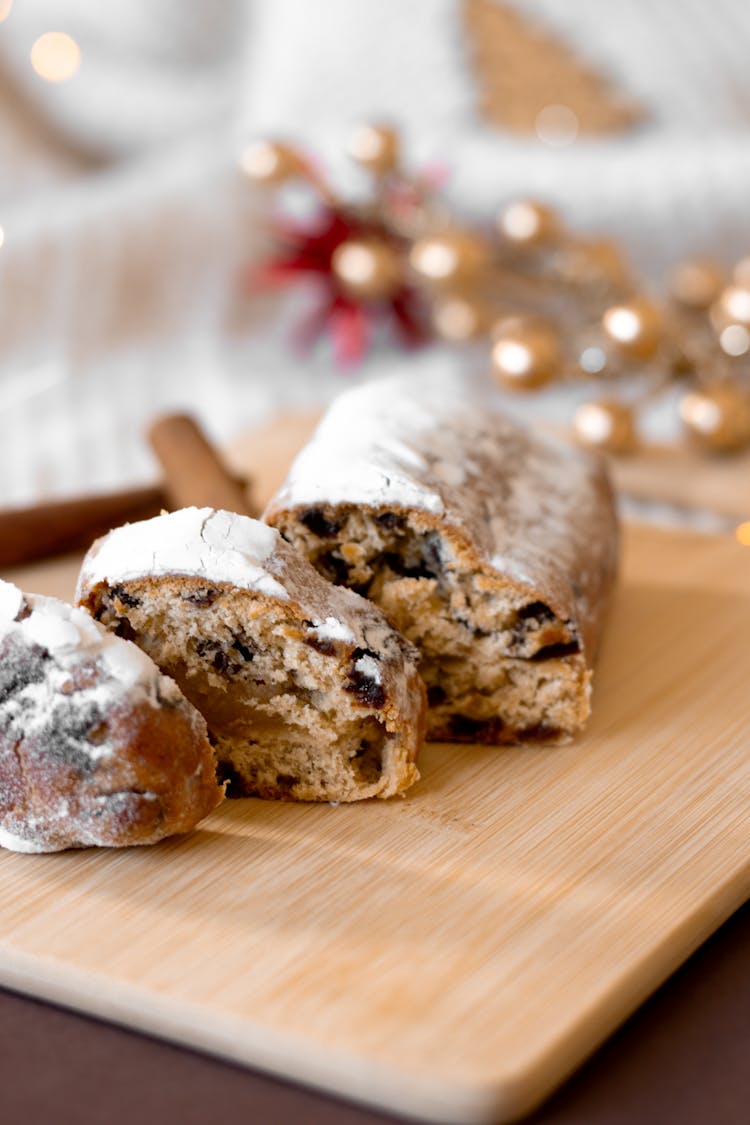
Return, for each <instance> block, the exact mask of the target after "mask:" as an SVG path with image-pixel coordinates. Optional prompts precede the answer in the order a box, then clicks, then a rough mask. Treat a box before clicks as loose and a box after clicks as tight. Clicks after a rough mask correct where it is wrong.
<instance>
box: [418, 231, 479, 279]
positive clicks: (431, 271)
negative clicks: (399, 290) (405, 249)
mask: <svg viewBox="0 0 750 1125" xmlns="http://www.w3.org/2000/svg"><path fill="white" fill-rule="evenodd" d="M489 258H490V251H489V247H488V246H487V244H486V242H485V240H484V239H483V238H481V237H480V236H479V235H478V234H475V233H474V232H473V231H464V230H448V231H444V232H442V233H441V234H431V235H428V236H427V237H426V238H420V239H418V240H417V241H416V242H415V243H414V245H413V246H412V249H411V254H410V255H409V263H410V265H411V268H412V270H413V271H414V273H415V274H416V275H417V276H418V277H419V279H420V280H421V281H423V282H425V283H426V284H427V285H430V286H434V287H435V288H438V289H439V288H445V289H452V288H455V287H460V286H461V285H462V284H465V283H467V282H471V281H474V280H475V279H476V276H477V274H478V273H480V271H481V270H482V269H483V268H484V267H485V266H486V265H487V262H488V261H489Z"/></svg>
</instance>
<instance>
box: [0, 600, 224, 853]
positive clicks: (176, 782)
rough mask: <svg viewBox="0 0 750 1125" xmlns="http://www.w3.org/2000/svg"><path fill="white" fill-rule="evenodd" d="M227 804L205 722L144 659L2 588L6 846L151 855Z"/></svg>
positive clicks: (0, 692) (84, 619) (93, 627)
mask: <svg viewBox="0 0 750 1125" xmlns="http://www.w3.org/2000/svg"><path fill="white" fill-rule="evenodd" d="M223 795H224V794H223V787H222V786H220V785H219V784H218V783H217V781H216V762H215V759H214V754H213V751H212V749H211V746H210V744H209V742H208V737H207V730H206V724H205V722H204V720H203V718H202V717H201V715H200V714H199V713H198V712H197V711H196V710H195V708H194V707H193V706H192V705H191V704H190V703H188V701H187V700H186V699H185V697H184V696H183V694H182V692H181V691H180V689H179V688H178V687H177V684H176V683H174V681H173V680H170V679H169V678H168V677H167V676H164V675H162V674H161V672H160V671H159V669H158V668H157V667H156V665H155V664H154V663H153V661H152V660H149V658H148V657H147V656H146V655H145V653H143V652H141V651H140V649H138V648H137V647H136V646H135V645H133V644H130V643H129V642H128V641H125V640H122V639H120V638H119V637H116V636H113V635H112V633H110V632H108V631H107V630H106V629H104V628H103V626H101V625H99V624H97V622H96V621H93V620H92V619H91V617H90V616H89V615H88V614H87V613H86V612H85V611H84V610H82V609H74V608H73V607H72V606H69V605H66V604H65V603H64V602H60V601H58V600H57V599H56V598H44V597H39V596H36V595H33V594H23V593H22V592H21V591H20V590H19V589H18V588H17V587H16V586H13V585H11V584H10V583H8V582H0V844H2V845H3V846H4V847H6V848H10V849H12V850H13V851H19V852H52V851H60V850H62V849H64V848H76V847H87V846H89V845H100V846H106V847H124V846H127V845H130V844H154V843H156V842H157V840H161V839H162V838H163V837H165V836H171V835H173V834H175V833H179V832H189V831H190V829H191V828H193V827H195V825H196V824H197V823H198V821H200V820H202V819H203V817H204V816H207V815H208V814H209V813H210V812H211V811H212V809H214V808H216V806H217V805H218V804H219V802H220V801H221V800H222V798H223Z"/></svg>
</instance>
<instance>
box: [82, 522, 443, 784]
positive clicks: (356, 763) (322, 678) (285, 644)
mask: <svg viewBox="0 0 750 1125" xmlns="http://www.w3.org/2000/svg"><path fill="white" fill-rule="evenodd" d="M77 596H78V599H79V601H80V604H81V605H83V606H85V607H86V608H87V609H88V610H89V611H90V613H92V614H93V616H95V617H96V618H97V619H98V620H99V621H101V622H102V623H103V624H104V625H106V626H107V627H108V628H110V629H112V630H114V631H115V632H117V633H119V634H121V635H123V636H127V637H129V638H131V639H132V640H134V641H135V642H136V644H138V645H140V646H141V648H143V649H144V651H146V652H147V653H148V654H149V656H151V657H152V658H153V659H154V660H155V661H156V663H157V664H158V665H159V667H160V668H162V669H163V670H164V671H165V672H168V673H169V675H170V676H173V677H174V679H175V680H176V681H177V683H178V684H179V685H180V687H181V688H182V690H183V691H184V692H185V695H186V696H187V697H188V699H190V700H191V701H192V702H193V703H194V704H195V706H196V707H197V708H198V709H199V710H200V711H201V713H202V714H203V715H204V716H205V718H206V721H207V723H208V728H209V732H210V736H211V739H212V742H213V743H214V747H215V750H216V753H217V756H218V758H219V762H220V766H219V773H220V776H221V777H222V778H224V779H226V780H227V781H228V783H229V786H228V793H229V795H234V796H241V795H245V796H251V795H258V796H262V797H277V798H285V799H293V800H306V801H318V800H325V801H355V800H359V799H361V798H365V797H390V796H392V795H393V794H395V793H401V792H403V791H404V790H405V789H407V788H408V787H409V786H410V785H411V784H412V782H414V781H416V779H417V778H418V776H419V774H418V772H417V767H416V765H415V761H416V757H417V752H418V750H419V747H420V745H421V742H422V739H423V737H424V712H425V697H424V686H423V684H422V682H421V680H420V677H419V674H418V672H417V662H418V654H417V652H416V650H415V649H414V648H413V647H412V645H410V644H409V643H408V642H407V641H405V640H404V638H403V637H401V636H400V635H399V634H398V633H397V632H396V630H394V629H393V628H392V627H391V626H390V625H389V624H388V622H387V620H386V618H385V616H384V615H383V613H382V612H381V611H380V610H379V609H377V608H376V607H375V606H373V605H371V604H370V603H369V602H367V601H365V600H364V599H363V598H360V597H358V596H357V595H356V594H354V593H352V592H351V591H350V590H345V589H339V588H337V587H335V586H332V585H331V583H329V582H327V581H326V580H325V579H323V578H321V577H320V575H319V574H318V573H317V572H316V571H315V570H314V568H313V567H312V566H311V565H310V564H309V563H308V562H307V561H306V560H305V559H304V558H303V557H302V556H301V555H298V554H297V553H296V552H295V551H294V550H293V549H292V548H291V547H290V546H289V544H288V543H286V542H285V541H284V539H283V538H282V537H281V535H279V533H278V532H277V531H276V530H275V529H274V528H271V527H268V526H267V525H266V524H263V523H260V522H259V521H257V520H252V519H249V518H248V517H246V516H238V515H233V514H231V513H229V512H223V511H218V512H217V511H214V510H213V509H211V508H185V509H182V510H181V511H178V512H173V513H171V514H169V515H163V516H159V517H157V518H156V519H152V520H146V521H144V522H143V523H135V524H127V525H125V526H124V527H120V528H117V529H116V530H115V531H112V532H110V534H109V535H107V536H105V537H104V538H103V539H100V540H99V541H98V542H97V543H95V544H94V546H93V547H92V548H91V550H90V551H89V553H88V555H87V556H86V558H85V560H84V563H83V568H82V570H81V575H80V579H79V585H78V595H77Z"/></svg>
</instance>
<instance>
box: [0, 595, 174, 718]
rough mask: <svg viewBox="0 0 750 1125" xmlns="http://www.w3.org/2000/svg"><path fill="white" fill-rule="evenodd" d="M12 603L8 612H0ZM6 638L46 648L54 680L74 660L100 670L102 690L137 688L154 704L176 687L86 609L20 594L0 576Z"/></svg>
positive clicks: (0, 626)
mask: <svg viewBox="0 0 750 1125" xmlns="http://www.w3.org/2000/svg"><path fill="white" fill-rule="evenodd" d="M14 608H15V615H14V617H12V618H11V617H9V616H7V613H3V612H2V610H3V609H6V610H8V611H10V610H12V609H14ZM24 608H25V609H26V613H25V614H24V613H23V610H24ZM19 618H20V619H19ZM6 639H9V640H10V641H11V643H12V644H14V645H21V646H23V647H24V648H27V649H28V648H37V649H38V650H39V651H40V652H42V653H44V654H46V655H47V656H48V657H49V670H48V672H49V674H50V675H52V677H53V679H55V681H56V682H57V681H58V680H59V685H58V686H61V685H62V683H63V682H64V681H65V679H66V678H69V676H70V674H71V672H72V671H73V670H74V669H75V667H76V666H79V665H83V664H86V663H89V664H93V665H95V666H96V667H97V668H98V669H99V670H100V672H101V673H102V675H103V676H104V680H103V681H102V683H101V684H100V685H98V688H99V689H101V691H103V692H104V693H105V694H106V693H109V694H110V695H113V694H117V695H120V694H123V693H127V692H131V691H134V690H139V691H140V692H142V693H143V694H144V695H145V696H146V698H147V699H148V700H149V701H150V702H151V703H152V705H154V706H157V704H158V701H159V698H160V697H161V698H164V697H165V696H167V697H168V696H173V693H174V691H175V690H176V691H177V692H178V693H179V688H177V685H176V684H175V683H174V682H173V681H172V680H170V679H169V677H167V676H164V675H162V673H161V672H160V671H159V669H158V668H157V667H156V665H155V664H154V662H153V661H152V660H151V659H150V658H149V657H148V656H146V654H145V653H144V652H142V651H141V649H139V648H138V647H137V646H136V645H134V644H132V643H131V642H130V641H126V640H124V639H123V638H122V637H117V636H115V635H114V634H113V633H110V632H109V630H107V629H105V628H104V626H103V625H100V624H99V623H98V622H97V621H94V620H93V618H92V617H91V616H90V615H89V614H88V613H86V611H85V610H84V609H79V608H77V607H74V606H69V605H67V604H66V603H65V602H62V601H59V600H58V599H57V598H46V597H43V596H42V595H41V594H27V595H24V594H23V593H22V592H21V590H19V589H18V587H16V586H13V585H12V584H11V583H9V582H2V581H0V643H2V642H4V641H5V640H6ZM33 688H39V685H38V684H32V685H30V687H29V688H27V689H26V690H27V691H28V690H31V689H33ZM92 690H93V689H92Z"/></svg>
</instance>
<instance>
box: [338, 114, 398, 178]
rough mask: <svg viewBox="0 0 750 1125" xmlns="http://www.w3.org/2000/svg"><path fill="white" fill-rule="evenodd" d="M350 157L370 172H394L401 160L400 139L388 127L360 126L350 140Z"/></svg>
mask: <svg viewBox="0 0 750 1125" xmlns="http://www.w3.org/2000/svg"><path fill="white" fill-rule="evenodd" d="M349 155H350V156H351V157H352V159H353V160H356V162H357V164H361V165H362V167H363V168H367V169H368V171H370V172H375V173H376V174H377V175H382V174H383V173H385V172H392V171H393V169H394V168H395V167H396V165H397V164H398V160H399V137H398V133H397V132H396V130H395V129H391V128H390V127H389V126H388V125H372V124H368V125H360V126H359V127H358V128H357V129H355V131H354V132H353V133H352V135H351V137H350V138H349Z"/></svg>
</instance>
